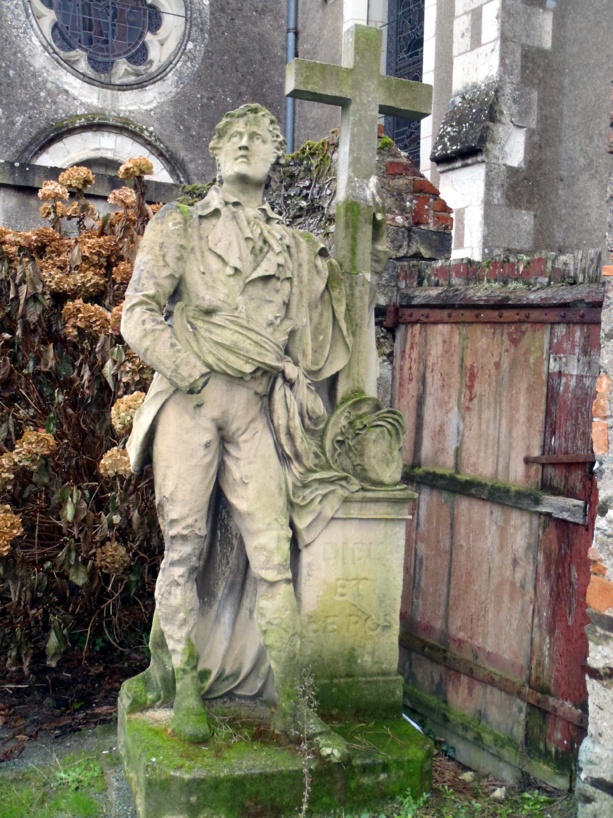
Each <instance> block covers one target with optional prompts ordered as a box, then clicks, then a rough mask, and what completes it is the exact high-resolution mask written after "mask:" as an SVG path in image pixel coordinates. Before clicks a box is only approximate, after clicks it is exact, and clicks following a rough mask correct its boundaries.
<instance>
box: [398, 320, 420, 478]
mask: <svg viewBox="0 0 613 818" xmlns="http://www.w3.org/2000/svg"><path fill="white" fill-rule="evenodd" d="M425 333H426V329H425V328H424V327H420V326H407V325H404V326H402V327H398V329H397V330H396V340H395V346H394V374H393V379H392V406H394V407H395V408H396V409H399V410H400V411H401V412H402V414H403V415H404V417H405V420H406V422H407V434H406V437H405V440H404V446H403V457H404V461H405V463H415V462H416V459H418V458H419V448H420V441H421V419H422V417H423V412H422V398H423V393H424V388H425V375H426V368H425V358H426V351H425V348H424V347H425ZM416 449H417V450H416Z"/></svg>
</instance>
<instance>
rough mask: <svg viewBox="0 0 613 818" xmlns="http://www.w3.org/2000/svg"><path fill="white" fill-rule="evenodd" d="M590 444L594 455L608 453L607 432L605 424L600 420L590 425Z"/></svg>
mask: <svg viewBox="0 0 613 818" xmlns="http://www.w3.org/2000/svg"><path fill="white" fill-rule="evenodd" d="M592 443H593V444H594V454H606V453H607V452H608V451H609V431H608V429H607V424H606V423H605V422H604V421H602V420H595V421H594V422H593V423H592Z"/></svg>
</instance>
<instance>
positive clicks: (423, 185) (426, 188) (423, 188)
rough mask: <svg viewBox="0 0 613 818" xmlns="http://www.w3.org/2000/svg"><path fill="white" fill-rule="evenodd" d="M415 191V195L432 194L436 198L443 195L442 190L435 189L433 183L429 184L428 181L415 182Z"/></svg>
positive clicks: (417, 180) (418, 180) (419, 180)
mask: <svg viewBox="0 0 613 818" xmlns="http://www.w3.org/2000/svg"><path fill="white" fill-rule="evenodd" d="M413 190H414V191H415V193H430V194H431V195H434V196H440V195H441V192H440V190H438V189H437V188H435V187H434V185H433V184H432V182H429V181H428V179H416V180H415V181H414V182H413Z"/></svg>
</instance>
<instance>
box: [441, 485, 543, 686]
mask: <svg viewBox="0 0 613 818" xmlns="http://www.w3.org/2000/svg"><path fill="white" fill-rule="evenodd" d="M530 516H531V515H529V514H526V512H522V511H517V510H515V509H509V508H505V507H503V506H495V505H492V504H486V503H481V502H479V501H477V500H473V499H472V498H469V497H458V498H457V500H456V505H455V514H454V519H453V560H452V571H451V580H450V591H449V613H448V622H449V641H448V644H449V647H450V649H453V650H454V652H455V653H457V654H458V655H462V656H466V657H469V658H472V659H477V657H479V659H477V660H478V661H481V662H482V663H483V664H484V665H486V666H488V667H490V668H492V669H494V670H497V671H499V672H501V673H505V674H506V675H507V676H510V677H512V678H515V679H517V680H519V681H526V679H527V676H528V664H529V660H530V630H531V625H532V601H533V599H532V590H531V589H532V588H533V587H534V556H533V552H534V549H535V547H536V542H537V536H538V521H534V520H530ZM535 522H537V525H535V524H534V523H535ZM531 532H532V536H530V533H531ZM526 587H528V589H529V590H528V592H527V593H526Z"/></svg>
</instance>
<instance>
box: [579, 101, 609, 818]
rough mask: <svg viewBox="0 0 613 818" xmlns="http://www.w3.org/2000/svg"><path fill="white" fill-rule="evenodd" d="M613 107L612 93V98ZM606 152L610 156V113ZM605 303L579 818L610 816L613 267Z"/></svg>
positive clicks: (597, 408)
mask: <svg viewBox="0 0 613 818" xmlns="http://www.w3.org/2000/svg"><path fill="white" fill-rule="evenodd" d="M611 101H612V110H613V96H612V100H611ZM611 126H612V127H611V130H610V132H609V140H608V151H609V153H611V154H613V139H612V138H611V135H612V134H613V113H612V114H611ZM611 191H613V174H612V175H611V177H610V178H609V198H608V216H609V229H608V236H607V245H608V249H609V250H610V251H611V250H613V200H612V193H611ZM602 272H603V280H604V282H605V302H604V306H603V311H602V333H601V345H602V350H601V360H600V365H601V375H600V377H599V378H598V382H597V384H596V395H595V396H594V404H593V409H592V413H593V418H594V422H593V424H592V440H593V445H594V454H595V455H596V459H597V462H596V476H597V480H598V494H599V505H598V518H597V521H596V529H595V533H594V547H593V548H592V549H591V550H590V563H591V580H590V584H589V587H588V591H587V605H588V614H589V617H590V620H591V624H590V625H589V626H588V627H587V629H586V630H587V635H588V640H589V646H590V647H589V650H590V652H589V657H588V662H587V667H586V673H587V686H588V696H589V717H590V718H589V728H588V736H587V738H586V739H585V741H584V742H583V745H582V747H581V752H580V755H579V763H580V771H579V778H578V783H577V800H578V802H579V816H580V818H601V817H602V816H605V815H611V814H613V446H612V445H611V444H612V442H613V415H612V411H611V408H612V403H611V379H612V378H613V336H612V332H611V330H612V328H613V266H612V265H605V266H604V267H603V271H602Z"/></svg>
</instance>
